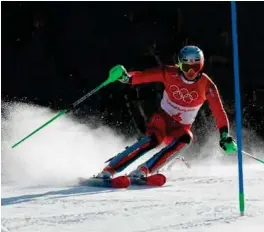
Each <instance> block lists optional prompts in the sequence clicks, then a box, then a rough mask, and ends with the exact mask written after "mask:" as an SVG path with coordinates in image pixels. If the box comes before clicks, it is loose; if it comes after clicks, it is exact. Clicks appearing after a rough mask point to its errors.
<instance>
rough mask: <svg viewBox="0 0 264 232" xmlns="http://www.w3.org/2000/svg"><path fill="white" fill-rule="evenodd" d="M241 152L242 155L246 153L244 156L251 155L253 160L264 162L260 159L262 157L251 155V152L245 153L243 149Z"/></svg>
mask: <svg viewBox="0 0 264 232" xmlns="http://www.w3.org/2000/svg"><path fill="white" fill-rule="evenodd" d="M242 153H243V154H244V155H246V156H248V157H251V158H252V159H254V160H256V161H258V162H260V163H263V164H264V160H262V159H260V158H258V157H256V156H253V155H251V154H249V153H247V152H245V151H242Z"/></svg>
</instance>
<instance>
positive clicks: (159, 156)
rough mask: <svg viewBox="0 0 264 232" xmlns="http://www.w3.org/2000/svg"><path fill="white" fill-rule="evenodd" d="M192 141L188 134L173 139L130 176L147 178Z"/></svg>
mask: <svg viewBox="0 0 264 232" xmlns="http://www.w3.org/2000/svg"><path fill="white" fill-rule="evenodd" d="M191 141H192V135H191V134H190V133H186V134H183V135H182V136H180V137H179V138H178V139H174V140H173V141H172V142H171V143H170V144H168V145H167V146H166V147H164V148H163V149H161V150H160V151H159V152H157V153H156V154H155V155H153V156H152V157H151V158H150V159H149V160H147V161H146V162H145V163H143V164H141V165H140V166H139V167H138V168H137V169H136V170H134V171H133V172H131V173H130V174H129V175H130V176H147V175H148V174H152V173H154V172H156V171H157V170H159V169H160V168H162V167H163V166H164V165H165V164H167V163H168V162H169V161H171V160H172V159H173V158H174V157H176V156H177V155H178V152H179V151H180V150H182V149H183V148H184V147H186V146H188V145H189V144H190V143H191Z"/></svg>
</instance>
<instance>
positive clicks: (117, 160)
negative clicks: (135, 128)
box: [98, 135, 158, 178]
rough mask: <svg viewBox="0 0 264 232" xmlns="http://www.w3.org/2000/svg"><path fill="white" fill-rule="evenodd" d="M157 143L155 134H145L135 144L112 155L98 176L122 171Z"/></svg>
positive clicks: (104, 176) (107, 176)
mask: <svg viewBox="0 0 264 232" xmlns="http://www.w3.org/2000/svg"><path fill="white" fill-rule="evenodd" d="M157 145H158V143H157V139H156V138H155V135H150V136H145V137H143V138H142V139H140V140H139V141H137V142H136V143H135V144H133V145H132V146H130V147H127V148H126V149H125V150H124V151H122V152H121V153H119V154H117V155H116V156H115V157H113V158H112V159H111V160H110V162H109V164H108V165H107V166H106V167H105V168H104V169H103V171H102V172H101V173H99V174H98V177H102V178H110V177H111V176H113V175H114V174H115V173H118V172H121V171H123V170H124V169H125V168H126V167H127V166H128V165H130V164H131V163H132V162H134V161H135V160H137V159H138V158H139V157H141V156H142V155H144V154H145V153H146V152H148V151H149V150H151V149H152V148H154V147H156V146H157Z"/></svg>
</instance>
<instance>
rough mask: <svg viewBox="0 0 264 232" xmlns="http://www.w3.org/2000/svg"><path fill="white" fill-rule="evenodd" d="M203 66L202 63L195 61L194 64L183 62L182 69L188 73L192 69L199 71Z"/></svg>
mask: <svg viewBox="0 0 264 232" xmlns="http://www.w3.org/2000/svg"><path fill="white" fill-rule="evenodd" d="M201 67H202V64H201V63H194V64H187V63H182V64H181V69H182V71H183V72H186V73H188V72H189V71H190V70H191V69H192V70H193V71H194V72H199V71H200V70H201Z"/></svg>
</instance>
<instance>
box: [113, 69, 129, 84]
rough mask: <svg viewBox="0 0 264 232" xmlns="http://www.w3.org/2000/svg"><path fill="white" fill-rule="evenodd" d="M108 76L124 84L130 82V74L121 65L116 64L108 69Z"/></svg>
mask: <svg viewBox="0 0 264 232" xmlns="http://www.w3.org/2000/svg"><path fill="white" fill-rule="evenodd" d="M110 78H111V79H115V80H118V81H120V82H122V83H125V84H127V83H129V82H130V76H129V74H128V73H127V71H126V69H125V68H124V66H122V65H116V66H114V67H113V68H111V69H110Z"/></svg>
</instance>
